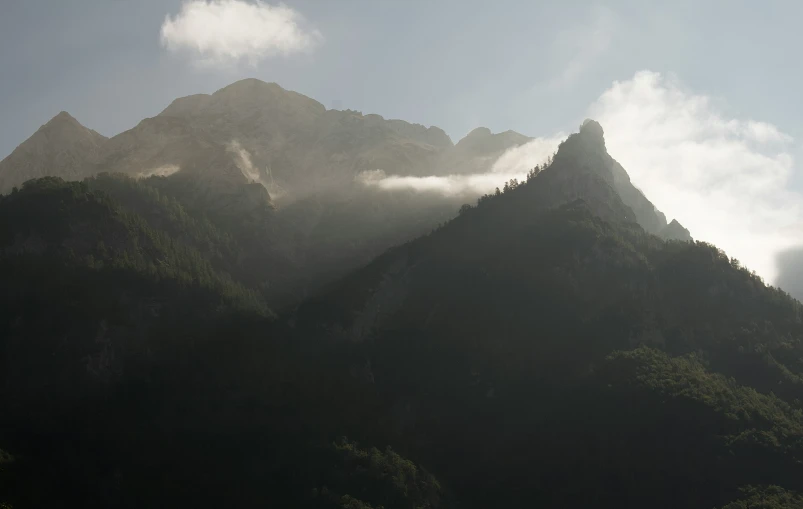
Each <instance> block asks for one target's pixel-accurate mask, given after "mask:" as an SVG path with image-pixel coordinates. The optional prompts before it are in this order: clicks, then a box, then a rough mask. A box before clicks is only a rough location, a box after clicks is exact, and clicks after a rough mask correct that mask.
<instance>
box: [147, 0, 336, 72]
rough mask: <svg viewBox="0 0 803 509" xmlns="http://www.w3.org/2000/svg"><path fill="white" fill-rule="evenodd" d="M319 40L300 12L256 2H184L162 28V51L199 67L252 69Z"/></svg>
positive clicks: (227, 0) (318, 33)
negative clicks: (244, 65)
mask: <svg viewBox="0 0 803 509" xmlns="http://www.w3.org/2000/svg"><path fill="white" fill-rule="evenodd" d="M321 39H322V36H321V34H320V32H318V31H317V30H315V29H314V28H311V27H309V26H307V24H306V23H305V21H304V18H303V16H302V15H301V14H300V13H299V12H298V11H295V10H293V9H292V8H290V7H288V6H286V5H284V4H279V5H275V6H274V5H270V4H267V3H265V2H262V1H259V0H257V1H256V2H249V1H244V0H186V1H184V2H183V3H182V5H181V10H180V11H179V12H178V14H176V15H175V16H170V15H168V16H167V17H166V18H165V20H164V23H163V24H162V29H161V41H162V45H163V46H164V47H166V48H167V49H168V50H169V51H172V52H177V53H186V54H188V55H190V56H191V58H192V59H193V61H194V62H195V63H196V64H199V65H202V66H219V65H232V64H237V63H240V62H243V61H244V62H247V63H248V64H250V65H252V66H256V65H257V64H258V63H259V62H260V61H261V60H263V59H265V58H269V57H272V56H276V55H282V56H287V55H292V54H295V53H301V52H306V51H309V50H311V49H313V48H314V47H315V46H316V45H317V44H318V43H319V42H320V41H321Z"/></svg>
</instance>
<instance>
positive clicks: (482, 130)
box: [466, 127, 493, 138]
mask: <svg viewBox="0 0 803 509" xmlns="http://www.w3.org/2000/svg"><path fill="white" fill-rule="evenodd" d="M492 134H493V133H491V130H490V129H488V128H487V127H478V128H476V129H474V130H473V131H471V132H470V133H468V134H467V135H466V138H476V137H479V136H483V137H484V136H491V135H492Z"/></svg>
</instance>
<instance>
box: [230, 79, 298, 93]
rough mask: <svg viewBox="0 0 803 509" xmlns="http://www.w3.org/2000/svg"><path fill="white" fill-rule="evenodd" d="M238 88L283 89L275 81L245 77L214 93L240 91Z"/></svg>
mask: <svg viewBox="0 0 803 509" xmlns="http://www.w3.org/2000/svg"><path fill="white" fill-rule="evenodd" d="M240 90H284V89H283V88H282V87H280V86H279V85H278V84H277V83H268V82H266V81H262V80H259V79H256V78H245V79H242V80H239V81H235V82H234V83H232V84H231V85H228V86H225V87H223V88H221V89H220V90H218V91H217V92H215V94H221V93H225V92H227V91H228V92H230V91H240Z"/></svg>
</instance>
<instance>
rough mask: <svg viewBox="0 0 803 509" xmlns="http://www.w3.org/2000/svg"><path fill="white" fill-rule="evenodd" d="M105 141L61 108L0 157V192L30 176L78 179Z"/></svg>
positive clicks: (87, 171) (88, 172) (87, 170)
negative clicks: (31, 134) (7, 153)
mask: <svg viewBox="0 0 803 509" xmlns="http://www.w3.org/2000/svg"><path fill="white" fill-rule="evenodd" d="M105 141H106V138H105V137H104V136H102V135H100V134H98V133H97V132H95V131H93V130H91V129H88V128H86V127H84V126H82V125H81V124H80V123H79V122H78V121H77V120H76V119H75V118H73V117H72V116H71V115H70V114H69V113H67V112H66V111H62V112H61V113H59V114H58V115H56V116H55V117H53V118H52V119H51V120H50V121H49V122H48V123H47V124H45V125H43V126H42V127H40V128H39V130H37V131H36V133H34V134H33V136H31V137H30V138H28V139H27V140H25V141H24V142H23V143H22V144H21V145H20V146H18V147H17V148H16V149H15V150H14V151H13V152H12V153H11V154H10V155H9V156H8V157H6V158H5V159H3V160H2V161H0V193H7V192H9V191H10V190H11V189H12V188H13V187H19V186H20V185H21V184H22V183H23V182H25V181H26V180H29V179H32V178H39V177H45V176H57V177H61V178H64V179H66V180H80V179H82V178H84V177H86V176H88V175H91V174H92V173H93V172H94V166H93V165H94V163H95V162H96V161H97V159H98V157H99V155H100V148H101V146H102V145H103V143H104V142H105Z"/></svg>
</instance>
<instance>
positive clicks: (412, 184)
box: [357, 134, 566, 200]
mask: <svg viewBox="0 0 803 509" xmlns="http://www.w3.org/2000/svg"><path fill="white" fill-rule="evenodd" d="M565 138H566V136H564V135H562V134H559V135H556V136H553V137H549V138H536V139H534V140H532V141H530V142H528V143H525V144H524V145H520V146H518V147H513V148H511V149H509V150H507V151H506V152H505V153H504V154H502V156H500V157H499V159H497V160H496V161H495V162H494V164H493V166H492V167H491V168H489V169H488V171H487V172H485V173H477V174H471V175H447V176H428V177H406V176H399V175H390V176H388V175H386V174H385V172H384V171H382V170H374V171H367V172H362V173H360V174H359V175H358V177H357V180H358V181H360V182H361V183H362V184H364V185H367V186H372V187H377V188H379V189H383V190H386V191H393V190H402V189H411V190H414V191H420V192H431V193H437V194H441V195H443V196H449V197H452V196H455V197H456V196H462V197H464V198H465V199H466V200H473V199H474V198H476V197H478V196H480V195H482V194H485V193H489V192H491V191H493V190H494V188H496V187H502V186H504V184H505V182H507V181H509V180H511V179H516V180H519V181H524V180H526V178H527V172H528V171H529V170H530V169H532V168H533V167H534V166H535V165H536V164H541V163H543V162H545V161H546V160H547V158H548V157H549V156H551V155H552V154H554V153H555V151H556V150H557V148H558V145H559V144H560V142H561V141H562V140H563V139H565Z"/></svg>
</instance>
